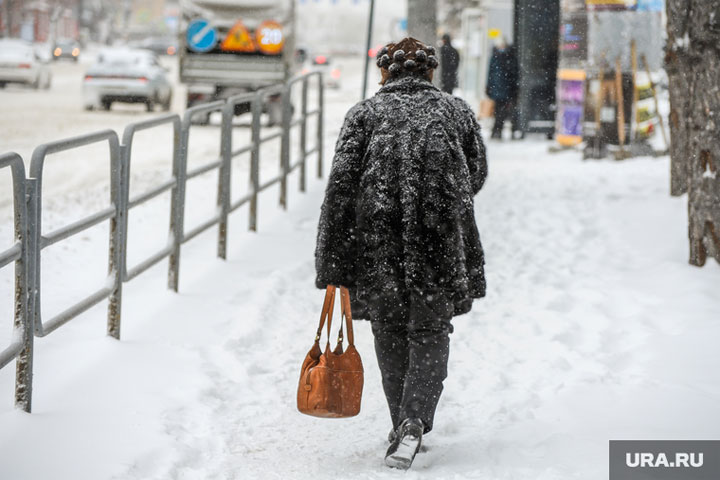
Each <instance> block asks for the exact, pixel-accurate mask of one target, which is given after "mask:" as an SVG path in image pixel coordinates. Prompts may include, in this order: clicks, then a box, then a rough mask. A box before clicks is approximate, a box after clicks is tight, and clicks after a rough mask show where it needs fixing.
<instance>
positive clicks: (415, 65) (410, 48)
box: [376, 37, 438, 84]
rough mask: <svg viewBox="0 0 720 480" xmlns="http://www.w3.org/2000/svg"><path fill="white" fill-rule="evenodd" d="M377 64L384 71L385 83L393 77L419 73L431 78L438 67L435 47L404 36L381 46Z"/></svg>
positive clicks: (418, 74)
mask: <svg viewBox="0 0 720 480" xmlns="http://www.w3.org/2000/svg"><path fill="white" fill-rule="evenodd" d="M376 59H377V61H376V64H377V66H378V67H379V68H380V69H381V70H382V71H383V80H382V82H380V83H382V84H384V83H385V82H386V81H387V80H389V79H391V78H397V77H401V76H406V75H417V76H422V77H425V78H426V79H428V80H429V79H430V78H431V77H432V71H433V70H434V69H436V68H437V67H438V60H437V57H436V56H435V48H434V47H432V46H429V45H426V44H424V43H422V42H421V41H419V40H416V39H414V38H410V37H408V38H403V39H402V40H400V41H399V42H397V43H390V44H388V45H386V46H384V47H383V48H381V49H380V50H379V51H378V52H377V55H376Z"/></svg>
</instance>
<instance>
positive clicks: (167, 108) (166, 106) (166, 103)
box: [162, 92, 172, 112]
mask: <svg viewBox="0 0 720 480" xmlns="http://www.w3.org/2000/svg"><path fill="white" fill-rule="evenodd" d="M170 105H172V92H170V93H169V94H168V97H167V99H166V100H165V101H164V102H163V104H162V109H163V112H168V111H170Z"/></svg>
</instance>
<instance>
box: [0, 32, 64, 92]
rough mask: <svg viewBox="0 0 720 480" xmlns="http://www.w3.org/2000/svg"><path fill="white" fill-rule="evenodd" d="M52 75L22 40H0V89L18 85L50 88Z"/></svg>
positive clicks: (31, 48) (39, 57)
mask: <svg viewBox="0 0 720 480" xmlns="http://www.w3.org/2000/svg"><path fill="white" fill-rule="evenodd" d="M51 78H52V74H51V73H50V69H49V68H48V66H47V65H45V64H44V63H43V62H42V58H41V56H40V55H39V54H38V53H37V52H36V50H35V48H34V47H33V46H32V45H31V44H30V43H27V42H25V41H23V40H16V39H0V88H4V87H5V85H6V84H8V83H19V84H23V85H28V86H30V87H32V88H35V89H38V88H44V89H48V88H50V82H51Z"/></svg>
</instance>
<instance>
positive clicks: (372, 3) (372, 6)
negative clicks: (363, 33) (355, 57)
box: [361, 0, 375, 100]
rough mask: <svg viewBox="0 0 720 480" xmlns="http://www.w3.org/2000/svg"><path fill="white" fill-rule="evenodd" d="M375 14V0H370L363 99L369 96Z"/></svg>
mask: <svg viewBox="0 0 720 480" xmlns="http://www.w3.org/2000/svg"><path fill="white" fill-rule="evenodd" d="M374 12H375V0H370V16H369V18H368V30H367V42H366V44H365V70H364V73H363V87H362V98H361V100H365V97H366V96H367V83H368V70H369V69H370V43H371V42H372V30H373V13H374Z"/></svg>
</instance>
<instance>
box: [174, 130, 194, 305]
mask: <svg viewBox="0 0 720 480" xmlns="http://www.w3.org/2000/svg"><path fill="white" fill-rule="evenodd" d="M190 120H191V118H186V119H184V121H183V123H182V128H181V129H180V139H179V141H180V148H179V151H178V154H177V155H175V157H174V158H173V176H174V177H175V182H176V184H175V187H173V189H172V200H171V202H172V205H171V207H170V237H171V239H172V240H171V243H172V247H173V248H172V253H170V258H169V261H168V264H169V265H168V288H171V289H172V290H173V291H175V292H177V291H178V286H179V282H180V246H181V245H182V241H183V235H184V232H185V225H184V222H185V184H186V182H187V155H188V142H189V140H190V125H191V124H190ZM174 135H177V134H174Z"/></svg>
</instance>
